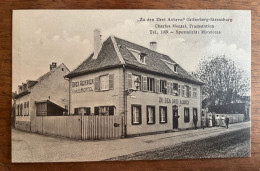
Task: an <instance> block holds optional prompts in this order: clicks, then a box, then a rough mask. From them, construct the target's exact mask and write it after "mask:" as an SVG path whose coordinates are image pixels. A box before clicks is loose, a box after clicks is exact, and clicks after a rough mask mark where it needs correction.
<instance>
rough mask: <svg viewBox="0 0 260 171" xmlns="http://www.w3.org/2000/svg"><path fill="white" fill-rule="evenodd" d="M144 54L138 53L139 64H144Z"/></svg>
mask: <svg viewBox="0 0 260 171" xmlns="http://www.w3.org/2000/svg"><path fill="white" fill-rule="evenodd" d="M145 56H146V54H145V53H140V63H142V64H145Z"/></svg>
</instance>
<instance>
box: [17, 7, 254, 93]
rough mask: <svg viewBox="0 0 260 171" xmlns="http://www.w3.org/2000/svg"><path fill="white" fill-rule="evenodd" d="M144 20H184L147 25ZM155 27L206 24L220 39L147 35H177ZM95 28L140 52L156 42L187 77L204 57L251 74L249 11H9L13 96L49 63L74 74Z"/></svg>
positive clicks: (86, 53) (89, 49)
mask: <svg viewBox="0 0 260 171" xmlns="http://www.w3.org/2000/svg"><path fill="white" fill-rule="evenodd" d="M140 18H144V19H146V21H139V20H140ZM147 18H154V19H156V18H166V19H167V18H175V19H176V18H177V19H184V18H185V20H183V21H168V22H167V21H155V22H149V21H147ZM189 18H196V19H203V18H227V19H232V22H223V21H218V22H217V21H214V22H212V21H208V22H205V21H189V22H188V21H187V19H189ZM155 24H159V25H164V24H169V25H172V24H178V25H184V24H187V25H188V26H189V24H193V25H201V24H203V25H205V24H209V25H214V28H213V29H205V30H219V31H221V34H205V35H204V34H199V35H198V34H192V35H191V34H183V35H177V34H175V33H171V34H150V30H157V31H158V32H159V31H160V30H172V31H174V32H175V31H176V30H178V28H171V29H165V28H155ZM94 29H99V30H100V31H101V34H102V40H103V41H104V40H106V39H107V38H108V36H110V35H114V36H116V37H119V38H122V39H125V40H128V41H131V42H134V43H136V44H139V45H142V46H145V47H149V42H151V41H156V42H157V44H158V45H157V51H158V52H160V53H163V54H166V55H169V56H170V57H171V58H172V59H173V60H174V61H175V62H177V63H178V64H179V65H181V66H182V67H183V68H184V69H186V70H187V71H189V72H192V71H195V70H196V68H197V66H198V63H199V61H200V59H202V58H203V57H208V56H218V55H225V56H226V57H227V58H230V59H232V60H234V61H235V62H236V64H237V65H238V66H239V67H240V68H242V69H244V70H245V73H247V74H248V75H249V76H250V73H251V14H250V11H237V10H214V11H213V10H203V11H201V10H14V11H13V48H12V55H13V56H12V58H13V60H12V61H13V63H12V67H13V76H12V81H13V83H12V91H17V86H18V85H20V84H22V83H25V82H26V80H36V79H37V78H38V77H40V76H41V75H43V74H45V73H46V72H48V71H49V64H51V63H52V62H57V64H58V65H59V64H61V63H64V64H65V65H66V66H67V67H68V68H69V69H70V70H71V71H72V70H74V69H75V68H76V67H77V66H78V65H79V64H80V63H82V62H83V61H84V60H85V59H86V58H88V56H89V55H90V54H91V53H92V52H93V49H94V48H93V41H94V35H93V31H94ZM179 30H181V29H179ZM188 30H190V29H188ZM193 30H196V29H193Z"/></svg>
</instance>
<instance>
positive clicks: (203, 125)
mask: <svg viewBox="0 0 260 171" xmlns="http://www.w3.org/2000/svg"><path fill="white" fill-rule="evenodd" d="M205 126H206V119H205V117H202V128H203V129H204V128H205Z"/></svg>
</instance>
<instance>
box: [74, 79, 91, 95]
mask: <svg viewBox="0 0 260 171" xmlns="http://www.w3.org/2000/svg"><path fill="white" fill-rule="evenodd" d="M93 83H94V79H89V80H80V81H75V82H71V87H72V93H85V92H90V91H93ZM75 88H76V89H75Z"/></svg>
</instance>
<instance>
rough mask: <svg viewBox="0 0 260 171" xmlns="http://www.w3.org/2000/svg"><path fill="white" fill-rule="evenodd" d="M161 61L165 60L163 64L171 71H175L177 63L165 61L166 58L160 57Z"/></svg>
mask: <svg viewBox="0 0 260 171" xmlns="http://www.w3.org/2000/svg"><path fill="white" fill-rule="evenodd" d="M161 60H162V61H164V62H165V64H166V65H167V66H168V67H169V68H170V69H171V70H172V71H173V72H177V64H176V63H173V62H170V61H167V60H163V59H161Z"/></svg>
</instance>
